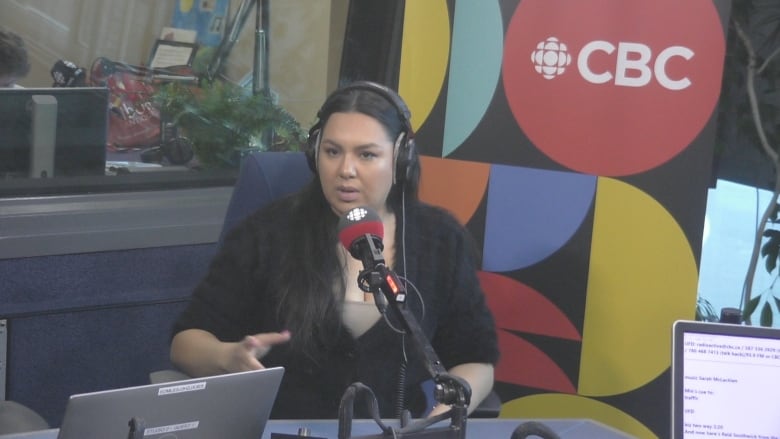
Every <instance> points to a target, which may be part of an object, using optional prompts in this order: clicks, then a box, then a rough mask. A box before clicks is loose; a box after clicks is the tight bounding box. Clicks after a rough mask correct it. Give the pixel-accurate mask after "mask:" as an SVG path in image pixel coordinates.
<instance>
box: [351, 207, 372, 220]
mask: <svg viewBox="0 0 780 439" xmlns="http://www.w3.org/2000/svg"><path fill="white" fill-rule="evenodd" d="M367 215H368V210H366V209H365V208H364V207H356V208H354V209H352V210H350V211H349V212H347V219H348V220H349V221H360V220H362V219H363V218H365V217H366V216H367Z"/></svg>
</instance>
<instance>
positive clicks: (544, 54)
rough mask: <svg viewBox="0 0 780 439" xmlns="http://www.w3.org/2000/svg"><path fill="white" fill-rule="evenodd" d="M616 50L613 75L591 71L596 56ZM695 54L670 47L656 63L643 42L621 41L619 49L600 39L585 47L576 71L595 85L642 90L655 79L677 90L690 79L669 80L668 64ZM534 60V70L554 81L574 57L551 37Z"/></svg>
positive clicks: (578, 57)
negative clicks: (610, 84) (591, 58)
mask: <svg viewBox="0 0 780 439" xmlns="http://www.w3.org/2000/svg"><path fill="white" fill-rule="evenodd" d="M615 51H617V54H616V57H615V58H616V60H615V69H614V74H613V72H611V71H609V70H607V71H600V72H594V71H593V70H592V69H591V67H590V64H589V62H588V61H589V60H590V57H591V56H592V55H593V54H595V53H598V52H602V53H605V54H607V55H612V54H613V53H614V52H615ZM693 55H694V53H693V51H692V50H691V49H689V48H687V47H684V46H671V47H667V48H666V49H664V50H662V51H661V52H660V53H659V54H658V55H657V56H656V57H655V60H653V53H652V50H651V49H650V47H648V46H647V45H644V44H642V43H630V42H620V43H618V45H617V47H616V46H615V45H614V44H612V43H610V42H608V41H598V40H597V41H591V42H590V43H588V44H586V45H584V46H583V47H582V49H581V50H580V52H579V54H577V70H578V71H579V72H580V76H582V78H583V79H585V80H586V81H588V82H590V83H593V84H606V83H609V82H613V83H614V84H615V85H617V86H621V87H643V86H645V85H647V84H649V83H650V81H651V80H652V79H653V78H654V77H655V80H656V81H657V82H658V84H659V85H660V86H661V87H664V88H666V89H668V90H673V91H676V90H683V89H686V88H688V87H690V85H691V80H690V79H689V78H688V77H682V78H672V77H670V76H669V74H668V72H667V69H666V65H667V63H668V62H669V60H671V59H672V58H675V57H679V58H683V59H684V60H686V61H688V60H690V59H691V58H693ZM531 61H532V62H533V64H534V68H535V70H536V71H537V72H538V73H539V74H541V75H542V76H543V77H544V78H545V79H554V78H555V77H557V76H560V75H561V74H563V72H564V71H565V70H566V67H567V66H568V65H569V64H571V55H570V54H569V51H568V47H567V46H566V44H565V43H562V42H560V41H559V40H558V39H557V38H555V37H549V38H547V39H546V40H544V41H542V42H540V43H539V44H537V46H536V50H534V51H533V52H532V53H531ZM651 65H652V67H651Z"/></svg>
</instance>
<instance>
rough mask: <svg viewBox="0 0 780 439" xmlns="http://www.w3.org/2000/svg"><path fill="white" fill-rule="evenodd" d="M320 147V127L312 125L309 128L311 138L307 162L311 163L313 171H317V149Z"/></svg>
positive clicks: (309, 139) (308, 145)
mask: <svg viewBox="0 0 780 439" xmlns="http://www.w3.org/2000/svg"><path fill="white" fill-rule="evenodd" d="M319 147H320V128H319V126H316V125H315V126H314V127H312V129H311V130H309V138H308V139H307V144H306V162H307V163H308V164H309V169H311V172H313V173H315V174H316V173H317V150H318V149H319Z"/></svg>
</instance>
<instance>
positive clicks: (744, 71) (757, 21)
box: [719, 0, 780, 326]
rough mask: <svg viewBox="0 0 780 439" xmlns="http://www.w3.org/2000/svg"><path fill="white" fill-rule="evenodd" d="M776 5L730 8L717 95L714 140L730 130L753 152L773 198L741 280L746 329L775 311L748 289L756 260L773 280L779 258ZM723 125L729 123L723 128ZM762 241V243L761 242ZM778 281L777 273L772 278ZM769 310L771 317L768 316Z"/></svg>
mask: <svg viewBox="0 0 780 439" xmlns="http://www.w3.org/2000/svg"><path fill="white" fill-rule="evenodd" d="M779 60H780V2H778V1H777V0H740V1H735V2H732V12H731V20H730V31H729V40H728V43H727V55H726V60H725V64H724V75H723V90H722V93H721V103H720V110H721V111H720V119H721V128H720V130H719V138H721V139H722V138H724V137H725V136H723V130H725V129H732V130H734V131H735V132H736V136H735V137H736V139H737V141H739V142H741V143H745V144H748V145H754V146H756V147H758V148H759V149H760V151H761V153H762V155H763V156H764V157H765V158H766V160H767V161H768V162H769V164H770V165H771V169H772V175H773V177H774V181H772V182H771V183H770V185H769V186H770V188H771V190H772V191H773V194H772V198H771V200H770V202H769V203H768V204H767V206H766V208H765V210H764V213H763V215H762V217H761V219H760V220H759V221H758V224H757V228H756V233H755V236H754V241H753V251H752V252H751V258H750V263H749V265H748V270H747V273H746V275H745V282H744V286H743V289H742V299H741V305H740V308H741V310H742V317H743V320H744V321H745V322H746V323H748V324H750V323H751V319H752V316H753V314H754V313H755V312H756V311H757V310H759V309H760V324H761V325H763V326H771V325H772V322H773V315H774V314H775V313H777V312H778V309H780V297H778V296H777V295H775V292H774V289H773V288H772V287H770V288H769V289H767V290H765V291H764V292H762V293H761V294H760V295H757V296H755V297H754V296H753V291H752V290H753V283H754V277H755V272H756V269H757V267H758V260H759V258H760V257H764V258H765V268H766V270H767V271H768V272H769V273H770V274H772V273H773V272H774V271H775V269H776V267H777V260H778V254H780V230H779V227H778V226H780V222H779V221H778V219H777V216H778V213H777V212H778V197H779V196H780V143H779V142H780V94H779V93H778V89H780V62H779ZM723 121H733V126H732V125H731V124H725V123H723ZM765 238H767V240H766V241H765V242H764V239H765ZM775 279H777V273H775ZM773 308H774V311H773Z"/></svg>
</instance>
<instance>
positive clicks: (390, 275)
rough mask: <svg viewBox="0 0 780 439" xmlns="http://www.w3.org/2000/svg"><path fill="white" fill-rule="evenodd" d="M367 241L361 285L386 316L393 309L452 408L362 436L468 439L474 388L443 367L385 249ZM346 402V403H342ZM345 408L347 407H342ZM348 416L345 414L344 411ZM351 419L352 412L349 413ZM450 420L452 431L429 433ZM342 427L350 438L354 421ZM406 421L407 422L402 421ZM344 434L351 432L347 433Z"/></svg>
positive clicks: (365, 438) (438, 395)
mask: <svg viewBox="0 0 780 439" xmlns="http://www.w3.org/2000/svg"><path fill="white" fill-rule="evenodd" d="M366 240H367V241H368V245H369V246H370V249H371V251H370V254H365V255H362V258H361V259H362V260H363V266H364V267H366V268H365V269H364V270H363V271H361V272H360V275H359V276H358V284H359V286H360V288H361V289H363V290H364V291H366V292H371V293H373V294H374V302H375V303H376V304H377V308H379V312H380V313H382V314H383V315H384V314H385V312H386V311H387V310H388V309H389V310H390V312H391V313H392V315H393V316H394V317H396V319H397V320H399V321H400V322H401V324H402V325H403V329H404V331H405V332H406V334H407V335H408V336H409V339H410V340H411V343H412V349H413V350H414V352H415V353H416V354H417V356H418V358H422V360H423V366H424V367H425V369H426V371H427V372H428V375H429V376H430V377H431V378H432V379H433V382H434V384H435V389H434V399H436V401H437V402H439V403H441V404H447V405H450V406H451V409H450V411H449V412H447V413H443V414H441V415H439V416H436V417H433V418H430V419H423V420H419V421H415V422H413V423H411V424H409V425H403V423H402V425H401V429H400V430H396V431H392V430H390V431H388V430H386V429H384V428H383V430H384V433H383V434H381V435H379V436H376V435H374V436H359V438H361V439H368V438H387V437H393V438H401V437H404V438H423V437H424V438H431V439H433V438H435V439H449V438H455V439H465V437H466V419H467V417H468V411H467V409H468V405H469V403H470V402H471V387H470V386H469V384H468V383H467V382H466V381H465V380H463V379H462V378H460V377H457V376H454V375H451V374H449V373H448V372H447V370H446V369H445V368H444V366H443V365H442V363H441V361H440V360H439V357H438V355H436V352H435V351H434V349H433V347H432V346H431V344H430V342H429V341H428V338H427V337H426V336H425V334H424V333H423V331H422V329H421V328H420V325H419V323H418V322H417V319H416V318H415V316H414V314H413V313H412V312H411V311H410V310H409V309H408V308H407V306H406V288H405V287H404V285H403V283H402V282H401V280H400V279H399V277H398V275H397V274H395V273H394V272H393V271H392V270H390V269H389V268H388V267H387V266H386V265H385V261H384V258H383V257H382V249H381V248H378V247H377V245H376V244H375V242H374V240H373V239H372V237H371V235H368V234H367V235H366ZM343 402H344V401H343V400H342V403H343ZM342 408H343V407H342ZM340 412H342V413H343V412H344V410H340ZM347 413H348V416H349V417H351V411H348V412H347ZM444 419H450V420H451V422H450V425H449V426H448V427H437V428H433V429H427V430H426V427H427V426H429V425H431V424H433V423H436V422H439V421H442V420H444ZM340 421H342V422H340V423H339V438H348V437H350V436H349V429H350V428H351V425H348V424H347V423H346V422H344V421H349V422H351V419H348V420H344V419H341V420H340ZM401 421H403V419H402V420H401ZM343 430H347V431H346V432H345V431H343ZM354 439H357V438H354Z"/></svg>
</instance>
